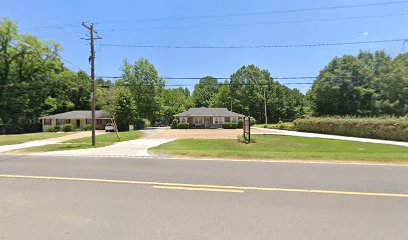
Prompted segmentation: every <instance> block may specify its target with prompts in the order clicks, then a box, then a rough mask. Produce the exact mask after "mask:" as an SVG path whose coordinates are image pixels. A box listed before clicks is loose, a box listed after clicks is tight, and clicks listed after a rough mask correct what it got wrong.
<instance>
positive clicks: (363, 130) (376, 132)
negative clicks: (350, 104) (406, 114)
mask: <svg viewBox="0 0 408 240" xmlns="http://www.w3.org/2000/svg"><path fill="white" fill-rule="evenodd" d="M294 123H295V128H296V130H298V131H302V132H314V133H324V134H334V135H343V136H352V137H365V138H376V139H385V140H396V141H408V118H336V117H327V118H307V119H296V120H295V121H294Z"/></svg>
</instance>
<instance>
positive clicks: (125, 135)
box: [13, 131, 143, 153]
mask: <svg viewBox="0 0 408 240" xmlns="http://www.w3.org/2000/svg"><path fill="white" fill-rule="evenodd" d="M119 135H120V140H118V138H117V137H116V134H115V133H107V134H102V135H97V136H96V146H92V139H91V137H85V138H78V139H72V140H68V141H64V142H61V143H58V144H51V145H45V146H40V147H32V148H24V149H19V150H15V151H13V153H27V152H51V151H63V150H76V149H86V148H93V147H105V146H109V145H112V144H114V143H117V142H122V141H129V140H135V139H138V138H141V137H143V133H142V132H139V131H127V132H119Z"/></svg>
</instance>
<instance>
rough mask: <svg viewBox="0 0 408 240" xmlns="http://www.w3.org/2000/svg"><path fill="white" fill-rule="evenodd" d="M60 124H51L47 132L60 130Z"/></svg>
mask: <svg viewBox="0 0 408 240" xmlns="http://www.w3.org/2000/svg"><path fill="white" fill-rule="evenodd" d="M60 129H61V128H60V126H52V127H50V128H48V132H59V131H60Z"/></svg>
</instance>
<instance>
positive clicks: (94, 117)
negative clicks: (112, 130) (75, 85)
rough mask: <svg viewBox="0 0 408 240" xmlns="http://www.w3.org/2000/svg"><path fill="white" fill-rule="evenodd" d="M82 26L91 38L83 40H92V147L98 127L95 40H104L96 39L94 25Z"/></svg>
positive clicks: (83, 24) (90, 59)
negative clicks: (96, 114)
mask: <svg viewBox="0 0 408 240" xmlns="http://www.w3.org/2000/svg"><path fill="white" fill-rule="evenodd" d="M82 26H84V27H85V28H86V29H88V30H89V38H82V39H84V40H91V44H90V45H91V56H90V57H89V61H90V62H91V81H92V85H91V98H92V146H95V145H96V137H95V127H96V116H95V108H96V99H95V90H96V89H95V50H94V40H97V39H102V38H101V37H99V36H97V37H94V33H96V34H98V32H96V31H95V30H94V25H93V23H91V25H89V26H88V25H86V24H85V23H84V22H82Z"/></svg>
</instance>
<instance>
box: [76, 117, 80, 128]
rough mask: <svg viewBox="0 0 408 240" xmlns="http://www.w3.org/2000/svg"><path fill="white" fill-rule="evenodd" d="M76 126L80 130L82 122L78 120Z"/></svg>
mask: <svg viewBox="0 0 408 240" xmlns="http://www.w3.org/2000/svg"><path fill="white" fill-rule="evenodd" d="M76 126H77V127H78V128H80V127H81V120H79V119H77V121H76Z"/></svg>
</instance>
